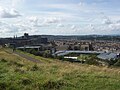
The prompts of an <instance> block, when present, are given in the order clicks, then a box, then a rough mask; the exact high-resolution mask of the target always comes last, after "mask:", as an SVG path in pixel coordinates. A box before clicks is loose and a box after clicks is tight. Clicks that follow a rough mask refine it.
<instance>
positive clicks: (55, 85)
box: [42, 80, 66, 90]
mask: <svg viewBox="0 0 120 90" xmlns="http://www.w3.org/2000/svg"><path fill="white" fill-rule="evenodd" d="M65 85H66V83H65V82H63V81H62V80H59V81H51V80H49V81H47V82H46V83H44V84H43V85H42V87H43V88H44V89H45V90H53V89H54V90H58V89H60V88H61V87H62V86H65Z"/></svg>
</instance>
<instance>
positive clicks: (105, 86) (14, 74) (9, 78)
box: [0, 49, 120, 90]
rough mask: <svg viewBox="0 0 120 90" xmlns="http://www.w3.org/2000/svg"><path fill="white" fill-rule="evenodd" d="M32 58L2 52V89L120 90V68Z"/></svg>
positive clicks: (0, 75) (0, 61)
mask: <svg viewBox="0 0 120 90" xmlns="http://www.w3.org/2000/svg"><path fill="white" fill-rule="evenodd" d="M30 56H32V55H30ZM32 57H34V58H37V59H39V60H40V61H41V62H43V63H37V64H36V63H34V62H31V61H28V60H26V59H24V58H22V57H19V56H18V55H15V54H13V53H9V52H6V51H5V50H3V49H1V50H0V90H120V69H119V68H108V67H98V66H93V65H85V64H77V63H69V62H62V61H59V60H56V59H53V60H52V59H45V58H42V57H38V56H37V57H36V56H32Z"/></svg>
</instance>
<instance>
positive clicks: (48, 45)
mask: <svg viewBox="0 0 120 90" xmlns="http://www.w3.org/2000/svg"><path fill="white" fill-rule="evenodd" d="M100 38H101V39H100ZM106 38H107V39H106ZM114 38H115V39H114ZM99 39H100V40H99ZM113 39H114V40H113ZM0 45H2V46H4V47H9V48H12V49H13V50H22V51H25V52H28V53H32V54H34V55H37V56H43V57H46V58H49V57H50V58H53V57H59V58H61V57H62V59H64V60H66V59H67V60H68V61H72V62H74V61H77V62H78V61H80V62H83V61H84V62H85V61H86V60H85V59H82V58H80V57H81V55H84V57H86V56H85V55H91V56H92V55H96V57H97V58H98V59H101V60H104V61H110V60H116V59H118V58H119V57H120V36H119V37H118V36H113V37H112V36H86V38H85V36H76V37H75V36H52V35H51V36H50V35H29V34H28V33H24V35H23V36H21V37H17V36H14V37H13V38H1V39H0Z"/></svg>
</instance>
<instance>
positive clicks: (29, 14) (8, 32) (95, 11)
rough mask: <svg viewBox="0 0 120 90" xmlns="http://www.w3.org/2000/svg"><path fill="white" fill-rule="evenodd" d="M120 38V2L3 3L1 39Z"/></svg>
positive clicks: (41, 0)
mask: <svg viewBox="0 0 120 90" xmlns="http://www.w3.org/2000/svg"><path fill="white" fill-rule="evenodd" d="M25 32H27V33H29V34H31V35H33V34H37V35H38V34H40V35H41V34H45V35H46V34H49V35H85V34H87V35H89V34H99V35H100V34H102V35H111V34H115V35H116V34H119V35H120V0H0V37H12V36H14V35H18V36H20V35H23V33H25Z"/></svg>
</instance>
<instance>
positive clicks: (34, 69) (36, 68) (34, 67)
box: [31, 64, 39, 71]
mask: <svg viewBox="0 0 120 90" xmlns="http://www.w3.org/2000/svg"><path fill="white" fill-rule="evenodd" d="M38 69H39V67H38V66H37V65H36V64H35V65H34V66H33V67H32V68H31V71H37V70H38Z"/></svg>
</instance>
